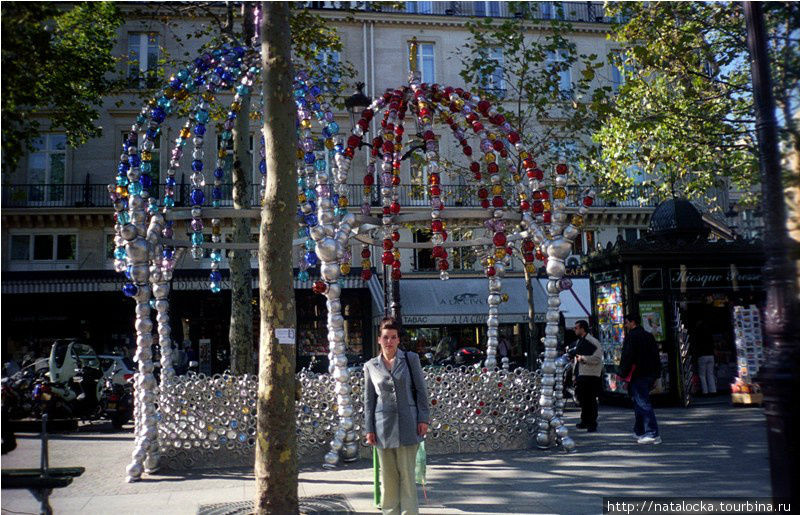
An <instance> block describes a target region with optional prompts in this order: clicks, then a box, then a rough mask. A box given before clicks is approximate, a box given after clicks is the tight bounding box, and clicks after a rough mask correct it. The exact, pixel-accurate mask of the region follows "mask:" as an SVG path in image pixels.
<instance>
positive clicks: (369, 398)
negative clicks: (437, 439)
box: [364, 318, 430, 515]
mask: <svg viewBox="0 0 800 515" xmlns="http://www.w3.org/2000/svg"><path fill="white" fill-rule="evenodd" d="M399 332H400V325H399V324H398V323H397V321H396V320H395V319H393V318H385V319H383V321H381V325H380V337H379V344H380V347H381V351H380V354H378V356H376V357H374V358H372V359H371V360H369V361H367V362H366V363H365V364H364V419H365V420H364V426H365V427H366V430H367V443H368V444H369V445H374V446H376V447H377V450H378V460H379V463H380V470H381V484H382V485H383V495H382V504H381V509H382V511H383V513H385V514H401V513H402V514H409V515H410V514H416V513H419V504H418V501H417V485H416V483H415V481H414V467H415V464H416V457H417V448H418V447H419V443H420V442H421V441H422V440H423V437H424V436H425V433H426V432H427V431H428V422H429V421H430V417H429V411H428V392H427V389H426V387H425V378H424V377H423V375H422V367H421V366H420V362H419V356H418V355H417V354H416V353H414V352H404V351H402V350H399V349H398V345H399V343H400V335H399Z"/></svg>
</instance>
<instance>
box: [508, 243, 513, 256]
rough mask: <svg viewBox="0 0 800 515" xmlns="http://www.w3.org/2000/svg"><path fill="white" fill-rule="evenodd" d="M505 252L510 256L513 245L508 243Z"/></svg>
mask: <svg viewBox="0 0 800 515" xmlns="http://www.w3.org/2000/svg"><path fill="white" fill-rule="evenodd" d="M506 254H508V255H509V256H511V255H512V254H514V247H512V246H511V245H509V246H508V247H506Z"/></svg>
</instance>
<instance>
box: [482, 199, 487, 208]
mask: <svg viewBox="0 0 800 515" xmlns="http://www.w3.org/2000/svg"><path fill="white" fill-rule="evenodd" d="M481 207H482V208H483V209H489V199H483V200H481Z"/></svg>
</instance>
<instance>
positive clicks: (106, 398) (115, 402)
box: [100, 376, 134, 429]
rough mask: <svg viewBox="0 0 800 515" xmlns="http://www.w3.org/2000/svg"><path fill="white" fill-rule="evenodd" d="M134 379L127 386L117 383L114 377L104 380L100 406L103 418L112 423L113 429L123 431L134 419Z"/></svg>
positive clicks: (127, 382) (129, 380)
mask: <svg viewBox="0 0 800 515" xmlns="http://www.w3.org/2000/svg"><path fill="white" fill-rule="evenodd" d="M133 399H134V397H133V378H132V377H131V378H130V379H128V380H127V381H126V383H125V384H119V383H115V382H114V379H113V377H111V376H108V377H106V378H105V379H104V386H103V392H102V395H101V398H100V405H101V410H102V416H103V418H106V419H108V420H110V421H111V427H113V428H114V429H122V426H123V425H125V424H127V423H128V422H129V421H130V420H131V419H132V418H133Z"/></svg>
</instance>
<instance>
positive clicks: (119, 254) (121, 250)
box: [114, 247, 128, 259]
mask: <svg viewBox="0 0 800 515" xmlns="http://www.w3.org/2000/svg"><path fill="white" fill-rule="evenodd" d="M127 256H128V253H127V252H125V247H117V249H116V250H115V251H114V257H115V258H116V259H125V258H126V257H127Z"/></svg>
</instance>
